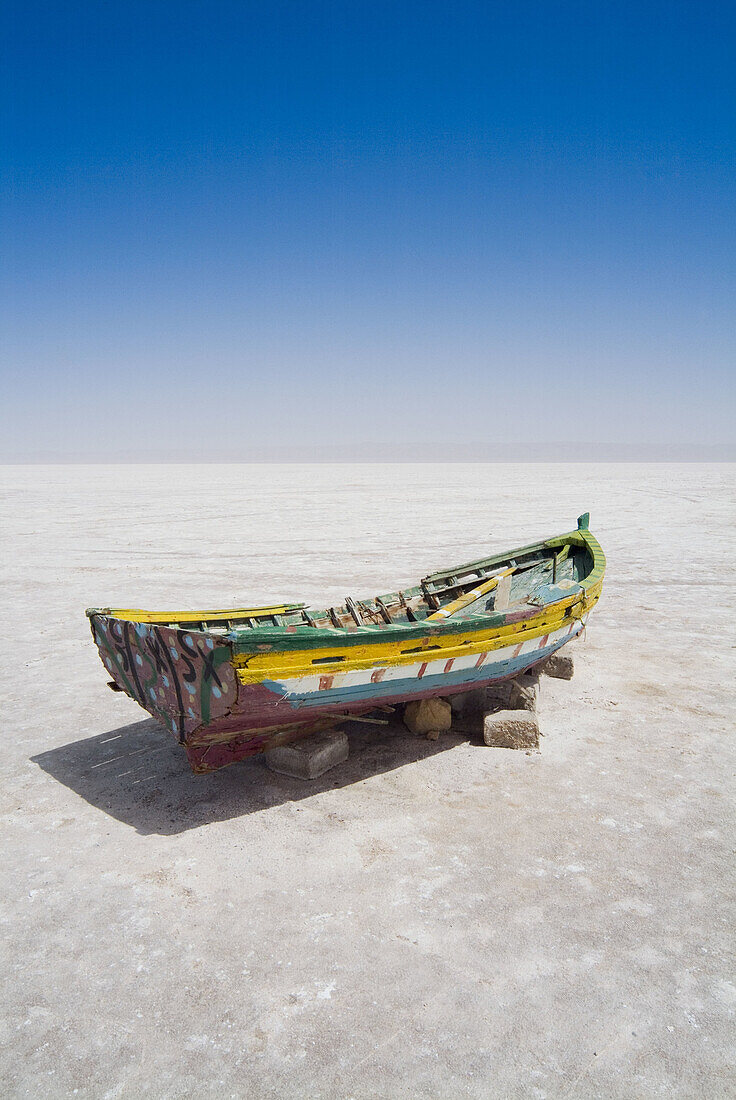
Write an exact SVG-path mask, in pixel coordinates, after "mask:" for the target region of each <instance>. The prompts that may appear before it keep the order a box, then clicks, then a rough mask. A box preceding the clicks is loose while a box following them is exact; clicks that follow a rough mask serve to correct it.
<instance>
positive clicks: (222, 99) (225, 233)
mask: <svg viewBox="0 0 736 1100" xmlns="http://www.w3.org/2000/svg"><path fill="white" fill-rule="evenodd" d="M2 19H3V25H2V28H1V34H0V39H1V49H2V57H1V58H0V97H1V105H2V141H1V142H0V170H1V176H0V187H1V190H0V200H1V202H0V218H1V221H0V231H1V233H2V241H3V242H4V243H3V245H2V248H1V249H0V322H1V324H2V340H1V343H0V371H1V375H2V382H3V391H4V395H5V396H4V399H3V407H4V411H3V414H2V442H1V443H0V458H2V459H4V460H14V459H17V458H32V457H43V458H45V457H49V458H56V459H59V458H65V457H71V458H78V457H91V458H105V457H111V458H126V457H129V458H135V457H142V458H149V457H162V458H167V457H191V458H193V459H204V458H208V457H210V458H218V457H245V458H249V457H253V456H254V455H255V454H258V453H260V452H261V451H263V449H264V448H265V449H266V450H265V451H264V452H263V453H268V454H269V455H271V456H276V457H278V455H279V453H281V452H280V450H279V449H280V448H284V447H287V446H288V447H291V448H294V447H297V448H302V449H303V451H304V453H305V454H308V453H310V448H315V449H316V450H315V453H317V452H319V451H320V448H322V449H324V448H328V449H329V448H334V449H335V450H334V453H335V454H336V455H338V454H339V455H342V454H343V452H345V449H346V448H347V449H348V451H349V449H350V448H351V447H354V448H356V453H358V452H359V453H360V456H361V457H365V456H366V455H369V454H373V453H375V457H378V458H380V457H392V454H393V451H392V448H395V447H396V445H397V444H400V445H402V446H406V447H408V448H414V450H413V451H412V453H415V454H417V455H420V456H422V457H427V458H433V457H434V458H437V459H440V460H441V459H443V458H445V457H452V456H453V454H460V453H462V454H465V453H466V452H465V451H463V450H462V449H463V448H468V447H470V448H471V449H472V448H473V447H475V448H480V449H481V450H480V451H479V452H478V453H479V454H480V453H481V452H482V448H483V447H488V448H490V449H491V450H493V448H495V449H496V451H498V453H501V452H503V453H504V455H505V456H506V457H509V458H521V457H524V448H525V447H532V448H533V447H542V448H544V447H547V448H548V450H549V451H550V453H555V446H556V445H557V444H566V445H568V446H569V445H571V444H572V445H575V444H577V443H581V444H585V445H586V447H587V450H586V451H585V453H586V454H587V453H589V451H590V447H589V444H590V443H591V442H599V443H600V444H601V446H602V447H603V451H604V452H605V449H606V448H608V449H609V451H610V450H611V449H612V448H613V449H616V448H617V449H618V450H617V454H619V453H629V449H630V453H631V455H632V457H636V456H637V455H638V454H639V453H643V452H642V449H644V451H646V448H654V449H655V450H656V449H659V450H660V451H662V453H670V452H673V453H674V451H676V452H677V455H678V456H680V455H682V454H684V452H685V451H687V449H688V448H691V449H697V448H698V447H699V446H702V445H711V444H715V445H717V446H720V447H721V448H723V447H725V446H729V445H731V444H732V443H733V434H734V432H733V425H734V422H735V421H736V384H735V383H734V376H735V375H736V371H735V370H734V366H735V362H736V354H735V353H736V310H735V308H734V306H735V301H734V284H735V282H736V277H735V276H736V271H735V266H736V265H735V258H736V202H735V201H734V199H735V193H736V175H735V172H734V168H735V164H736V158H735V157H734V152H735V148H736V141H735V137H736V134H735V130H736V65H734V52H735V51H734V46H735V44H736V16H735V15H734V9H733V8H732V6H731V5H724V4H720V3H719V4H708V3H703V4H696V3H691V4H681V3H669V4H664V3H662V4H660V3H656V2H655V3H647V4H625V3H610V4H609V3H592V4H591V3H590V2H587V3H560V4H549V3H515V4H495V3H489V2H486V3H482V4H471V3H458V4H454V5H451V4H446V3H445V4H439V3H433V2H431V0H430V2H427V3H422V4H411V3H406V4H403V5H398V4H390V5H389V4H382V3H371V4H368V3H365V4H364V3H349V2H348V3H345V2H343V3H333V4H320V3H318V2H310V3H304V4H302V3H288V4H287V3H270V4H249V3H245V2H244V3H237V4H236V3H232V4H228V3H217V2H210V3H199V2H197V3H191V2H187V0H183V2H179V3H177V4H172V3H170V2H165V3H159V2H156V0H147V2H146V3H134V2H127V3H124V4H117V3H113V2H110V3H101V4H84V5H81V4H74V3H64V4H53V3H51V4H43V5H42V4H37V3H34V2H33V0H30V2H27V3H24V4H21V3H10V4H7V5H5V6H4V8H3V15H2ZM341 449H342V450H341ZM673 449H674V450H673ZM683 449H684V450H683ZM283 453H284V455H285V456H287V457H288V455H287V452H286V451H284V452H283ZM289 453H290V452H289ZM345 453H347V452H345ZM489 453H490V452H489ZM494 453H495V452H494ZM693 453H695V451H694V450H693Z"/></svg>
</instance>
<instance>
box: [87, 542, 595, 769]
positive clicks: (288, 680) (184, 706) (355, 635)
mask: <svg viewBox="0 0 736 1100" xmlns="http://www.w3.org/2000/svg"><path fill="white" fill-rule="evenodd" d="M569 537H570V538H572V537H573V536H572V535H571V536H569ZM581 542H582V544H583V545H586V544H587V543H591V544H592V543H595V540H593V539H592V536H590V535H589V534H588V533H587V531H586V532H584V533H583V538H582V540H581ZM595 547H597V543H595ZM595 547H593V549H594V551H595ZM598 549H599V548H598ZM595 554H597V551H595ZM604 561H605V559H603V558H602V553H601V554H600V555H599V556H598V557H595V555H594V568H593V569H592V570H591V571H590V575H589V576H588V577H587V578H586V580H585V581H584V582H583V583H581V584H575V585H574V586H573V588H572V589H571V590H570V594H569V595H566V594H565V593H564V592H562V593H559V592H558V593H556V594H555V599H554V600H553V602H552V603H550V604H547V605H544V606H540V607H538V608H532V609H526V610H525V611H519V612H515V611H514V612H511V613H509V614H506V615H496V616H493V615H485V616H476V617H473V618H471V619H469V620H468V621H467V622H465V623H463V622H461V623H460V624H457V623H448V622H443V623H439V624H438V623H435V622H429V621H427V622H424V623H419V624H416V626H415V625H414V624H412V625H411V627H410V628H406V629H405V628H403V627H402V628H401V629H398V628H397V629H395V630H392V629H391V628H390V627H389V628H387V629H386V630H385V631H381V630H380V629H378V630H377V629H373V630H370V631H369V630H365V631H359V630H354V631H353V632H352V634H349V633H347V632H345V631H332V632H329V633H328V632H324V631H323V632H322V635H323V637H322V638H321V640H320V642H319V645H318V646H317V648H315V646H316V645H317V642H316V641H315V640H314V639H316V638H317V632H314V631H310V630H309V628H305V629H304V630H302V631H295V630H293V629H291V630H289V628H287V629H286V630H282V631H281V632H280V633H278V634H277V633H276V632H271V633H268V632H267V633H265V634H264V633H262V632H259V633H258V634H256V633H254V632H252V631H251V632H250V636H249V637H247V638H245V640H243V636H241V635H238V634H237V633H236V632H235V633H233V634H231V635H229V636H225V637H223V636H220V637H213V636H212V635H211V634H208V633H207V632H206V631H203V630H195V629H187V628H185V627H182V626H177V625H176V624H173V625H165V624H163V623H160V622H151V621H149V622H136V621H131V620H130V619H124V618H120V617H117V615H116V614H115V613H114V612H106V611H96V610H94V609H93V610H91V611H89V612H88V615H89V617H90V624H91V627H92V632H93V636H94V638H95V642H96V644H97V646H98V649H99V651H100V656H101V658H102V661H103V663H104V665H105V667H106V668H107V670H108V672H109V674H110V676H111V677H112V682H111V686H114V687H115V689H116V690H122V691H124V692H126V693H127V694H128V695H130V696H131V698H133V699H135V700H136V701H137V702H138V703H139V704H140V705H141V706H142V707H144V708H145V709H146V710H147V711H148V712H149V713H150V714H151V715H153V716H154V717H155V718H157V719H158V720H159V721H160V722H161V724H162V725H164V726H165V727H166V728H167V729H169V730H170V731H171V732H172V733H173V734H175V735H176V737H177V738H178V740H179V742H180V743H181V744H182V746H183V747H184V749H185V750H186V753H187V756H188V759H189V762H190V765H191V767H192V769H193V771H194V772H196V773H199V774H201V773H205V772H210V771H214V770H216V769H218V768H221V767H224V766H225V765H227V764H231V763H235V762H236V761H238V760H242V759H244V758H246V757H248V756H252V755H254V754H255V753H258V752H262V751H264V750H265V749H268V748H271V747H273V746H274V745H276V744H281V743H284V742H286V741H289V740H294V739H296V738H298V737H302V736H306V735H308V734H310V733H312V732H314V731H316V730H319V729H323V728H325V727H328V726H330V725H334V724H335V723H337V722H339V721H340V720H341V719H343V718H345V717H349V716H356V715H361V714H365V713H366V712H368V711H371V710H373V709H374V708H376V707H378V706H382V705H393V704H396V703H400V702H406V701H409V700H413V699H422V698H428V697H432V696H450V695H453V694H456V693H459V692H464V691H470V690H473V689H476V688H480V687H484V686H487V685H489V684H493V683H495V682H498V681H501V680H504V679H508V678H510V677H513V676H516V675H518V674H519V673H521V672H523V671H525V670H527V669H529V668H532V667H533V666H534V665H536V664H538V663H540V662H541V661H544V660H546V658H547V657H549V656H550V655H551V654H552V653H554V652H555V651H556V650H558V649H560V648H561V647H562V646H563V645H565V644H566V643H567V642H569V641H570V640H571V639H572V638H575V637H576V636H577V635H578V634H579V633H580V631H581V630H582V629H583V626H584V623H585V620H586V618H587V615H588V613H589V611H590V609H591V607H592V606H593V605H594V604H595V603H596V601H597V599H598V597H599V595H600V590H601V586H602V580H603V564H602V563H604ZM560 597H561V598H560ZM151 618H153V616H151ZM387 636H388V637H387ZM264 639H265V641H264ZM257 643H258V644H257ZM408 643H411V644H408ZM315 666H316V667H315Z"/></svg>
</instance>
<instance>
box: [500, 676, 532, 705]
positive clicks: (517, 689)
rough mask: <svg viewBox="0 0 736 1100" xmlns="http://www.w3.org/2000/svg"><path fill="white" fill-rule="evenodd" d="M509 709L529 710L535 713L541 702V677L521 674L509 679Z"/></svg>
mask: <svg viewBox="0 0 736 1100" xmlns="http://www.w3.org/2000/svg"><path fill="white" fill-rule="evenodd" d="M509 685H510V690H509V699H508V707H507V709H508V710H528V711H531V712H532V713H534V712H535V711H536V709H537V704H538V703H539V678H538V677H535V678H532V677H530V676H519V677H518V679H516V680H509Z"/></svg>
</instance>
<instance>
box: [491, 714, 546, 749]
mask: <svg viewBox="0 0 736 1100" xmlns="http://www.w3.org/2000/svg"><path fill="white" fill-rule="evenodd" d="M483 740H484V741H485V743H486V745H492V746H494V747H495V748H498V749H538V748H539V725H538V724H537V719H536V718H535V717H534V715H533V714H530V713H528V712H525V711H522V710H499V711H496V713H495V714H487V715H486V716H485V718H484V720H483Z"/></svg>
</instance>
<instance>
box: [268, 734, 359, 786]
mask: <svg viewBox="0 0 736 1100" xmlns="http://www.w3.org/2000/svg"><path fill="white" fill-rule="evenodd" d="M349 752H350V747H349V745H348V737H347V734H346V733H343V731H342V730H323V731H322V732H321V733H313V734H311V735H310V736H309V737H303V738H302V739H301V741H292V742H290V743H289V744H288V745H277V746H276V747H275V748H273V749H269V750H268V752H266V753H264V756H265V758H266V764H267V766H268V767H269V768H270V769H271V771H272V772H280V773H281V774H282V775H290V776H292V777H293V778H294V779H317V778H318V776H320V775H324V773H325V772H326V771H329V770H330V768H334V767H335V765H336V764H342V762H343V760H347V758H348V754H349Z"/></svg>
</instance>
